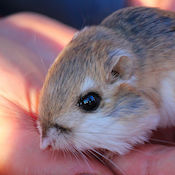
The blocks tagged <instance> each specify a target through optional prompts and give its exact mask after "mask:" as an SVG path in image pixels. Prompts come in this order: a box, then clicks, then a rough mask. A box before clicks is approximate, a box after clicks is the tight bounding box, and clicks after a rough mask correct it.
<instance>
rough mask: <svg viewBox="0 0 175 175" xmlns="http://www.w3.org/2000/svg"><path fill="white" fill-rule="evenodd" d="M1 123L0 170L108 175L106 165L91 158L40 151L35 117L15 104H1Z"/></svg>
mask: <svg viewBox="0 0 175 175" xmlns="http://www.w3.org/2000/svg"><path fill="white" fill-rule="evenodd" d="M6 104H8V103H6ZM9 109H10V110H9ZM0 123H1V127H0V148H1V151H0V157H1V159H0V174H3V175H12V174H13V175H24V174H30V175H41V174H52V175H57V174H61V175H75V174H79V173H91V174H96V175H98V174H104V173H105V175H111V173H110V170H109V169H108V168H107V167H105V166H103V165H102V164H100V162H98V161H96V160H94V159H90V160H89V159H85V158H84V157H79V158H78V157H75V156H71V155H69V154H60V153H59V152H51V151H49V150H46V151H42V150H41V149H40V148H39V134H38V133H37V129H36V128H35V124H34V121H33V120H31V118H30V116H29V115H28V114H27V113H26V112H25V111H23V110H22V109H21V108H20V107H17V106H16V105H15V104H10V103H9V104H8V108H6V109H5V108H0Z"/></svg>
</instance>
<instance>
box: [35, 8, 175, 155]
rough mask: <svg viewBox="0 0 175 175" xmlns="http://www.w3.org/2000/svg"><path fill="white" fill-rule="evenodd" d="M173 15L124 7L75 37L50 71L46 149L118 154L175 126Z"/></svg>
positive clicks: (43, 102) (43, 104)
mask: <svg viewBox="0 0 175 175" xmlns="http://www.w3.org/2000/svg"><path fill="white" fill-rule="evenodd" d="M174 106H175V13H174V12H170V11H164V10H160V9H157V8H148V7H129V8H124V9H121V10H118V11H116V12H114V13H113V14H112V15H110V16H109V17H107V18H106V19H104V21H102V23H101V24H99V25H96V26H90V27H85V28H84V29H82V30H81V31H79V32H78V34H76V35H75V36H74V37H73V39H72V40H71V41H70V43H69V44H68V45H67V46H66V47H65V48H64V49H63V51H62V52H61V54H60V55H59V56H58V58H56V60H55V61H54V63H53V65H52V66H51V67H50V69H49V71H48V74H47V76H46V80H45V82H44V85H43V88H42V91H41V96H40V104H39V119H38V127H39V130H40V134H41V148H43V149H45V148H47V147H48V146H51V147H52V149H63V150H69V151H74V150H78V151H85V150H88V149H96V148H102V149H107V150H110V151H112V152H116V153H119V154H124V153H126V152H128V151H129V150H130V149H131V148H132V147H133V146H134V145H135V144H138V143H143V142H145V141H147V140H148V138H149V136H150V134H151V131H152V130H155V129H157V128H158V127H167V126H173V125H175V107H174Z"/></svg>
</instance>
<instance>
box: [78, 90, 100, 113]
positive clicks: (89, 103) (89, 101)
mask: <svg viewBox="0 0 175 175" xmlns="http://www.w3.org/2000/svg"><path fill="white" fill-rule="evenodd" d="M100 101H101V97H100V96H99V95H98V94H97V93H95V92H89V93H88V94H86V95H85V96H83V97H80V99H79V101H78V106H79V107H80V108H81V109H83V110H84V111H85V112H92V111H95V110H96V109H97V108H98V107H99V105H100Z"/></svg>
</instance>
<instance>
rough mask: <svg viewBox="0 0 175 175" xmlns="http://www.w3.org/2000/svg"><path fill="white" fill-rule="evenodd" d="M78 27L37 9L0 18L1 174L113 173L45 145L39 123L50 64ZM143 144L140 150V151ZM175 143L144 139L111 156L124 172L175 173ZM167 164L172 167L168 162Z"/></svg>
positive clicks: (151, 174)
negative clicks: (35, 12) (149, 142)
mask: <svg viewBox="0 0 175 175" xmlns="http://www.w3.org/2000/svg"><path fill="white" fill-rule="evenodd" d="M74 32H75V30H74V29H71V28H68V27H66V26H62V24H59V23H58V22H55V21H52V20H50V19H47V18H44V17H42V16H38V15H33V14H19V15H14V16H11V17H8V18H6V19H1V21H0V75H1V76H0V82H1V83H0V148H1V149H0V150H1V151H0V174H1V175H24V174H29V175H41V174H43V175H45V174H46V175H75V174H78V173H83V172H84V173H92V174H93V173H94V174H103V175H110V174H112V172H111V171H110V169H109V168H108V167H107V166H105V165H103V164H102V163H100V161H98V160H96V159H94V158H92V159H91V158H87V160H85V159H84V158H82V157H79V158H76V157H73V156H71V155H66V156H64V155H62V154H61V153H59V152H57V153H55V154H54V152H51V151H49V150H47V151H42V150H40V148H39V134H38V132H37V129H36V124H35V121H36V117H37V105H38V96H39V91H40V88H41V86H42V83H43V81H44V77H45V75H46V72H47V69H48V67H49V65H50V64H51V63H52V62H53V60H54V59H55V57H56V56H57V54H58V53H59V51H60V50H61V49H62V48H63V47H64V46H65V45H66V43H67V42H68V41H69V40H70V39H71V37H72V35H73V33H74ZM137 150H138V151H137ZM174 157H175V148H173V147H166V146H161V145H144V146H142V147H140V148H138V149H136V150H135V151H132V152H131V153H129V154H127V155H126V156H120V157H115V158H114V159H113V160H112V161H113V163H114V164H115V167H119V169H120V172H121V171H122V172H123V174H127V175H128V174H129V175H135V174H137V175H138V174H146V173H148V171H149V172H150V175H155V174H156V175H159V174H161V173H162V174H166V175H169V174H171V175H172V174H175V168H174V159H175V158H174ZM167 167H168V168H167Z"/></svg>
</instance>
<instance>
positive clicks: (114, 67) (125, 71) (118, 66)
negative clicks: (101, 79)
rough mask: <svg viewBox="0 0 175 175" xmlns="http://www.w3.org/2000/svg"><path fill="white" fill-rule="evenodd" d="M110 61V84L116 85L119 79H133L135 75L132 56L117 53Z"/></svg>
mask: <svg viewBox="0 0 175 175" xmlns="http://www.w3.org/2000/svg"><path fill="white" fill-rule="evenodd" d="M110 59H111V60H110V65H109V64H108V65H109V67H108V81H109V82H110V83H114V82H115V81H117V80H118V79H123V80H128V79H130V78H131V76H132V74H133V58H132V56H131V55H129V54H126V53H125V52H122V53H119V52H117V53H116V54H113V55H112V57H111V58H110ZM108 63H109V62H108ZM109 70H110V72H109Z"/></svg>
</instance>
